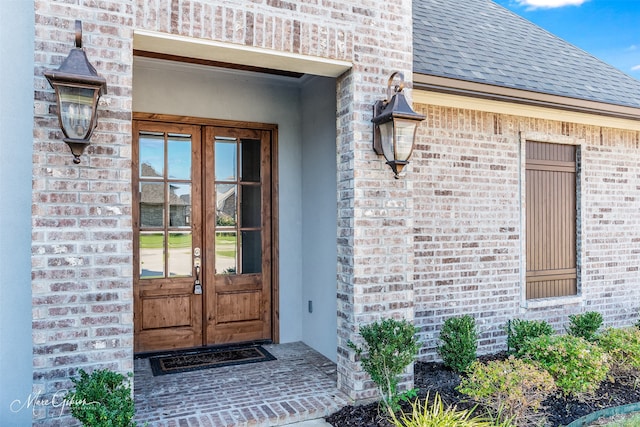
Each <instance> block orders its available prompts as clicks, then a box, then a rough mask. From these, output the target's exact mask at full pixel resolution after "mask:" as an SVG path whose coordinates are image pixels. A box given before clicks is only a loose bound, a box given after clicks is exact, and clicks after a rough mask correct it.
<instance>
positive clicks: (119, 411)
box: [65, 369, 136, 427]
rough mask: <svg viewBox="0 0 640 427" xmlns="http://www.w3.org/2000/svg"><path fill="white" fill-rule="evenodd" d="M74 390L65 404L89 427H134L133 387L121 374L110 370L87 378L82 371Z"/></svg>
mask: <svg viewBox="0 0 640 427" xmlns="http://www.w3.org/2000/svg"><path fill="white" fill-rule="evenodd" d="M71 382H73V384H74V389H73V390H72V391H70V392H69V393H67V395H66V396H65V400H66V402H67V404H68V405H69V408H70V409H71V415H73V416H74V417H75V418H76V419H77V420H78V421H80V422H81V423H82V425H84V426H87V427H131V426H135V425H136V423H135V422H133V421H132V420H133V416H134V412H135V410H134V407H133V397H132V396H131V385H130V383H129V381H128V379H127V377H125V376H124V375H122V374H119V373H117V372H113V371H110V370H108V369H102V370H96V371H93V372H92V373H91V375H89V374H87V373H86V372H85V371H84V370H82V369H80V378H72V379H71Z"/></svg>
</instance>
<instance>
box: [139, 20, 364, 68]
mask: <svg viewBox="0 0 640 427" xmlns="http://www.w3.org/2000/svg"><path fill="white" fill-rule="evenodd" d="M133 49H134V50H136V51H144V52H153V53H156V54H165V55H171V56H180V57H188V58H196V59H201V60H208V61H216V62H220V63H227V64H237V65H243V66H248V67H258V68H263V69H272V70H282V71H288V72H294V73H301V74H313V75H317V76H324V77H338V76H340V75H341V74H343V73H344V72H345V71H348V70H349V69H351V67H352V64H351V62H348V61H341V60H336V59H329V58H320V57H315V56H309V55H301V54H296V53H291V52H282V51H275V50H271V49H265V48H260V47H253V46H245V45H240V44H234V43H225V42H219V41H215V40H206V39H199V38H193V37H185V36H179V35H175V34H167V33H161V32H156V31H148V30H135V31H134V33H133Z"/></svg>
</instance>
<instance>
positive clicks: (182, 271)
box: [168, 232, 193, 277]
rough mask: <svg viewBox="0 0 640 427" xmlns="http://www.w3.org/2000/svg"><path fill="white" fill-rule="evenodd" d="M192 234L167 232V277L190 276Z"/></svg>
mask: <svg viewBox="0 0 640 427" xmlns="http://www.w3.org/2000/svg"><path fill="white" fill-rule="evenodd" d="M192 251H193V244H192V236H191V233H190V232H187V233H169V251H168V252H169V277H177V276H182V277H188V276H191V253H192Z"/></svg>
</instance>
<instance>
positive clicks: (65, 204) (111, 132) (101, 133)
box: [32, 0, 133, 425]
mask: <svg viewBox="0 0 640 427" xmlns="http://www.w3.org/2000/svg"><path fill="white" fill-rule="evenodd" d="M75 19H81V20H82V21H83V46H84V47H85V50H86V52H87V57H88V58H89V61H90V62H91V63H92V64H93V66H94V67H95V68H96V69H97V71H98V73H99V74H100V75H102V76H103V77H105V78H106V79H107V86H108V94H107V95H105V96H103V98H102V99H101V102H100V107H99V113H98V114H99V124H98V127H97V129H96V131H95V133H94V135H93V137H92V143H93V144H92V145H91V146H90V147H89V148H88V149H87V150H86V155H84V156H82V162H81V163H80V164H79V165H75V164H73V156H72V155H71V153H70V151H69V148H68V147H67V145H66V144H65V143H64V142H63V141H62V132H61V131H60V128H59V125H58V122H57V118H56V116H55V111H56V108H57V107H56V106H55V98H54V93H53V90H52V89H51V87H50V86H49V84H48V82H47V81H46V79H45V78H44V77H43V75H42V73H43V72H44V71H45V70H47V69H55V68H57V67H58V66H59V64H60V63H61V62H62V60H63V59H64V58H65V57H66V56H67V54H68V53H69V51H70V50H71V48H73V47H74V20H75ZM132 19H133V16H132V6H131V2H130V1H126V0H122V1H117V0H113V1H109V0H107V1H101V2H69V1H66V2H62V1H60V2H52V1H44V0H42V1H40V0H36V2H35V21H36V34H35V94H34V98H35V106H34V111H35V126H34V156H33V210H32V224H33V236H32V241H33V244H32V255H33V256H32V294H33V301H32V302H33V343H34V359H33V364H34V395H37V396H38V397H40V398H42V399H45V400H53V404H42V405H34V406H33V409H34V424H36V425H69V424H70V423H71V420H70V419H69V418H67V417H65V416H64V415H61V409H62V408H61V406H60V398H61V396H62V394H63V391H64V390H65V389H67V388H69V386H70V383H69V378H70V376H74V375H77V372H78V370H79V369H80V368H85V369H87V370H89V369H94V368H99V367H108V368H111V369H114V370H117V371H121V372H131V371H133V347H132V345H133V298H132V289H131V287H132V281H131V274H132V243H131V241H132V240H131V239H132V232H131V166H130V160H131V147H130V140H131V70H132V46H131V36H132V28H131V24H132V22H133V21H132Z"/></svg>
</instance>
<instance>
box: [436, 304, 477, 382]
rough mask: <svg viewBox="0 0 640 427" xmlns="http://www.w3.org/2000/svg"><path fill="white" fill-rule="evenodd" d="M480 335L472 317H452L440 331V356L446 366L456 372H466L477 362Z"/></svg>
mask: <svg viewBox="0 0 640 427" xmlns="http://www.w3.org/2000/svg"><path fill="white" fill-rule="evenodd" d="M477 349H478V333H477V332H476V321H475V320H474V318H473V317H471V316H470V315H468V314H467V315H464V316H462V317H450V318H448V319H446V320H445V321H444V324H443V325H442V330H441V331H440V344H439V345H438V349H437V350H438V354H440V357H442V361H443V362H444V364H445V365H446V366H447V367H449V368H451V369H453V370H454V371H456V372H464V371H465V370H466V369H467V368H468V367H469V366H471V364H472V363H473V362H474V361H475V360H476V357H477V356H476V352H477Z"/></svg>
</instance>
